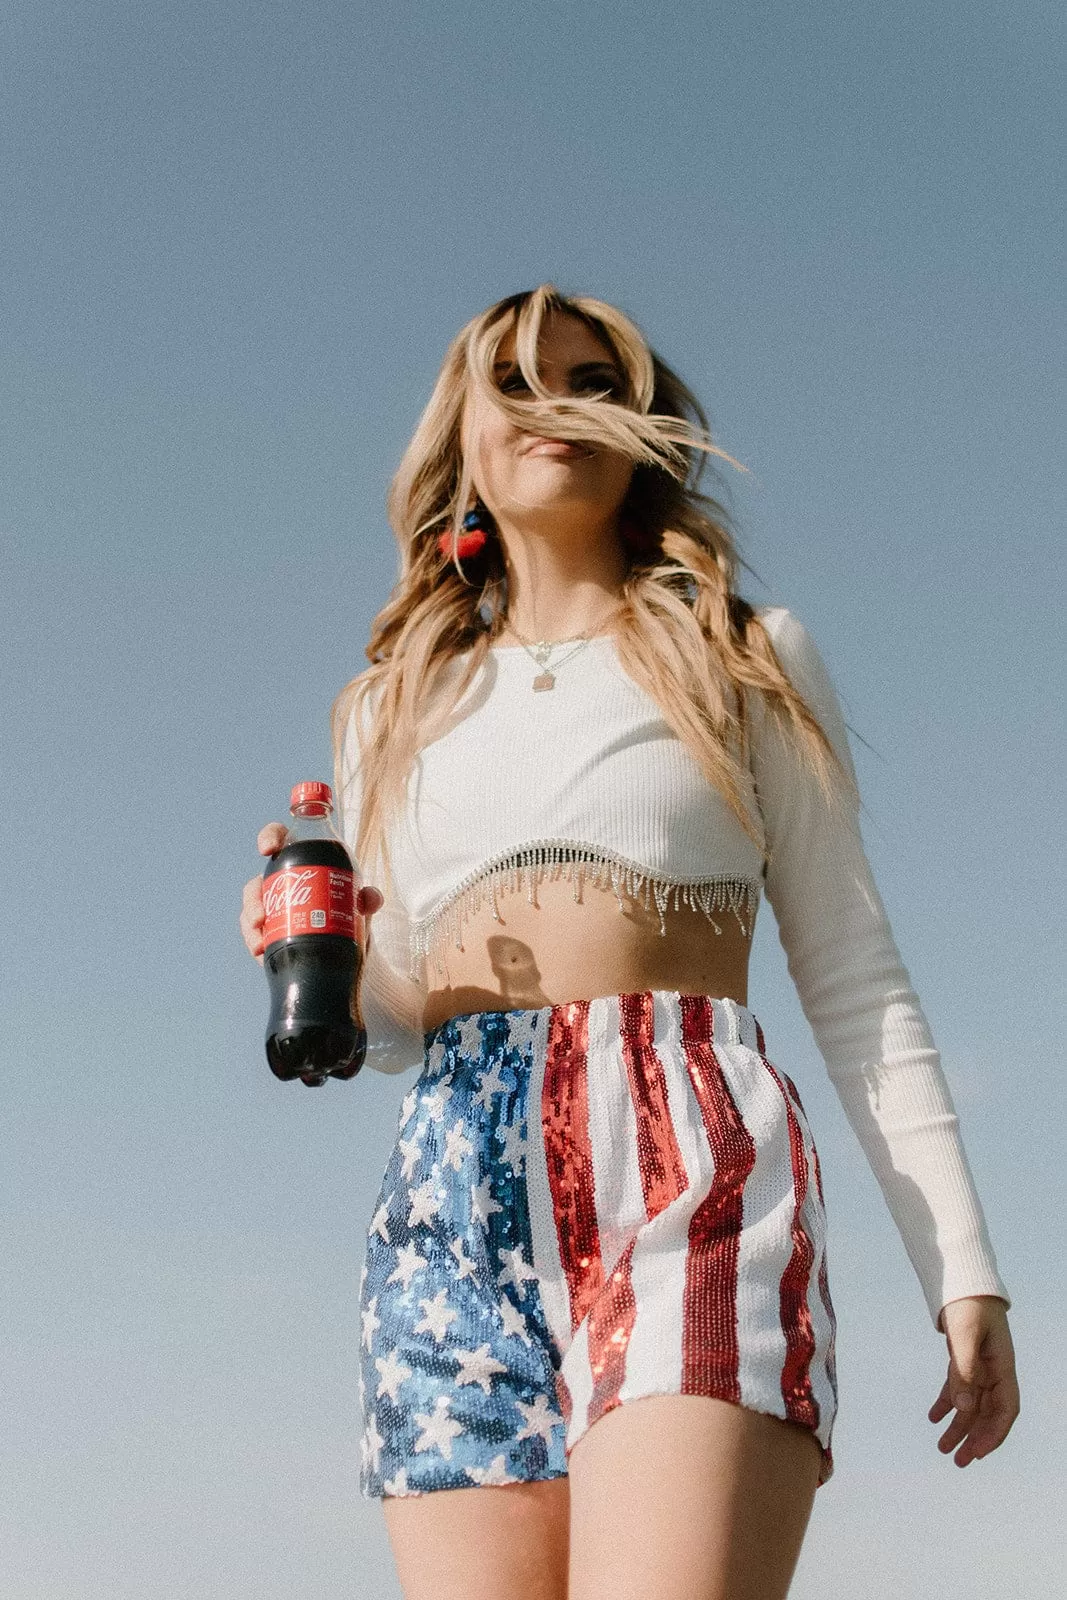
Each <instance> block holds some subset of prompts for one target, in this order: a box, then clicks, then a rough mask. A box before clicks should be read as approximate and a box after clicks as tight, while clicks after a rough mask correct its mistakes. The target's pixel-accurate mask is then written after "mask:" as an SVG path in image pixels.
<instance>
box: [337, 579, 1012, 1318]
mask: <svg viewBox="0 0 1067 1600" xmlns="http://www.w3.org/2000/svg"><path fill="white" fill-rule="evenodd" d="M759 616H760V618H761V620H762V622H763V624H764V626H765V627H766V629H767V632H768V634H769V636H770V638H771V641H772V643H773V645H774V648H775V652H776V654H777V655H778V658H779V660H780V662H781V664H782V667H783V669H784V670H785V671H786V673H788V675H789V677H790V679H791V680H792V682H793V683H794V685H795V686H796V688H797V689H798V690H799V691H800V693H801V694H802V695H803V696H804V698H805V700H806V701H807V703H808V705H809V706H810V707H811V709H812V710H813V711H814V713H815V714H816V716H817V717H818V718H819V721H820V722H821V724H822V726H823V728H824V729H825V731H826V733H827V736H828V737H829V739H830V741H831V743H832V745H833V746H834V749H835V750H836V751H837V753H838V755H839V756H840V758H841V760H842V761H843V763H844V764H845V767H846V770H847V771H848V772H849V773H850V774H851V775H852V776H853V777H854V776H855V769H854V767H853V765H852V758H851V754H850V751H849V745H848V736H847V734H846V731H845V724H844V719H843V717H842V714H841V709H840V705H839V703H838V700H837V696H836V694H835V692H834V689H833V686H832V684H831V682H830V678H829V675H828V673H827V670H826V667H825V665H824V663H823V661H822V658H821V656H820V654H819V652H818V650H817V648H816V646H815V643H814V641H813V640H812V638H811V636H810V634H809V633H808V632H807V630H806V629H805V628H804V626H803V625H802V624H801V623H800V622H799V621H798V620H797V618H796V617H794V616H793V615H792V614H791V613H790V612H789V611H787V610H786V609H784V608H783V607H780V606H779V607H768V608H763V609H761V610H760V611H759ZM535 672H536V668H535V666H534V663H533V662H532V661H531V659H530V657H529V655H528V654H527V653H526V652H525V651H524V650H523V649H521V648H520V647H515V648H507V647H504V648H501V647H497V648H495V649H493V650H491V651H490V652H489V656H488V659H487V661H486V663H485V665H484V666H483V668H482V670H481V671H480V672H479V673H478V675H477V676H476V677H475V679H474V681H473V683H472V684H471V685H470V687H469V688H468V690H467V691H466V694H465V696H464V698H463V700H462V702H461V703H460V705H459V706H458V707H457V708H456V712H455V714H454V715H453V716H452V717H451V718H450V721H449V725H448V728H447V729H446V731H445V732H444V733H443V734H442V735H441V736H440V737H439V738H437V739H435V740H434V741H433V742H432V743H431V744H429V745H428V746H426V747H425V748H424V749H423V750H422V751H421V752H420V753H419V756H418V758H417V761H416V765H415V768H414V770H413V772H412V774H411V778H410V781H409V787H408V800H407V805H406V807H405V809H404V811H403V813H402V814H401V815H400V816H399V817H398V818H397V819H396V820H395V821H394V822H393V824H392V826H391V827H390V832H389V848H390V853H391V858H392V866H393V889H394V893H393V895H392V896H391V898H390V900H389V901H387V903H386V905H385V906H384V907H383V908H382V910H381V911H380V912H378V913H377V915H376V916H375V917H374V920H373V925H372V937H371V942H370V950H369V951H368V954H367V960H366V964H365V968H364V976H363V980H362V987H361V1000H362V1006H363V1014H364V1019H365V1021H366V1024H367V1030H368V1039H369V1043H368V1053H367V1062H368V1065H369V1066H371V1067H374V1068H377V1069H378V1070H379V1071H384V1072H399V1071H403V1070H404V1069H406V1068H407V1067H410V1066H416V1065H420V1064H421V1062H422V1009H423V1005H424V1002H425V998H426V994H427V992H428V988H429V983H428V968H429V964H430V963H431V962H432V959H433V951H434V946H435V943H436V941H438V940H442V939H450V940H453V941H455V942H460V941H461V940H462V934H463V927H464V924H465V922H466V920H467V918H468V917H469V916H470V914H471V912H472V911H473V910H474V909H476V908H477V907H478V906H479V905H481V904H484V903H486V902H487V901H489V902H491V903H493V904H494V906H495V904H496V900H497V897H499V896H500V894H501V893H502V892H503V891H505V890H506V889H515V890H517V889H525V890H526V892H527V893H528V894H531V895H532V894H533V893H534V892H535V890H536V884H537V883H538V882H539V881H540V879H541V878H542V877H543V876H544V875H545V874H546V873H552V874H553V875H558V874H560V873H563V874H565V875H567V876H572V877H574V878H575V880H576V890H577V888H578V884H579V882H580V880H581V878H582V876H583V875H584V876H585V877H586V878H587V879H592V880H594V881H596V882H599V883H602V884H610V885H611V886H612V887H613V888H614V889H615V892H616V893H617V894H618V895H619V896H620V904H622V903H623V901H622V897H623V896H638V897H640V898H641V899H642V900H643V901H644V902H645V903H646V904H648V905H654V906H656V907H657V908H658V909H659V911H660V915H661V918H662V917H665V916H669V915H670V910H671V908H672V907H674V906H676V905H677V904H678V903H680V902H681V903H686V904H698V905H700V906H702V907H703V909H704V911H705V912H706V913H707V915H708V916H709V917H710V918H712V920H713V921H716V920H717V919H719V918H720V917H721V916H722V915H724V914H725V915H734V916H737V917H738V918H739V919H740V920H741V921H742V924H743V925H745V926H749V925H750V924H751V920H752V919H753V918H754V917H755V914H756V911H757V908H758V905H759V900H760V896H761V893H762V892H765V893H766V897H767V899H768V901H769V902H770V904H771V906H772V908H773V910H774V913H775V918H776V921H777V925H778V934H779V938H780V940H781V943H782V946H783V948H784V949H785V952H786V957H787V961H788V967H789V972H790V976H791V977H792V979H793V982H794V983H795V985H796V988H797V993H798V996H799V999H800V1003H801V1006H802V1007H803V1010H804V1014H805V1016H806V1017H807V1019H808V1021H809V1023H810V1024H811V1028H812V1031H813V1033H814V1035H815V1039H816V1043H817V1044H818V1046H819V1049H820V1051H821V1053H822V1056H823V1058H824V1060H825V1062H826V1066H827V1070H828V1072H829V1075H830V1078H831V1080H832V1081H833V1083H834V1086H835V1088H836V1090H837V1093H838V1096H839V1098H840V1100H841V1103H842V1105H843V1107H844V1110H845V1114H846V1116H847V1117H848V1119H849V1122H850V1123H851V1125H852V1127H853V1129H854V1131H855V1133H856V1136H857V1138H858V1139H859V1141H860V1144H861V1146H862V1147H863V1149H864V1152H865V1153H866V1156H867V1159H868V1161H869V1162H870V1165H871V1167H872V1169H873V1171H874V1173H875V1176H876V1178H877V1179H878V1182H879V1184H880V1185H881V1188H882V1191H883V1193H884V1195H885V1197H886V1201H887V1203H888V1205H889V1209H890V1211H891V1213H892V1216H893V1219H894V1221H895V1223H896V1225H897V1228H898V1230H899V1232H900V1234H901V1237H902V1239H903V1241H904V1245H905V1248H906V1249H907V1251H908V1255H909V1257H910V1259H911V1262H912V1265H913V1267H914V1269H915V1271H916V1274H917V1276H918V1278H919V1281H920V1283H921V1285H922V1288H923V1292H924V1294H925V1296H926V1300H927V1304H928V1306H929V1309H930V1314H931V1316H932V1317H933V1318H934V1320H935V1322H936V1320H937V1317H938V1314H939V1312H940V1309H941V1307H942V1306H943V1305H944V1304H945V1302H946V1301H948V1300H952V1299H957V1298H959V1297H961V1296H963V1295H970V1294H994V1295H999V1296H1001V1297H1002V1298H1003V1299H1004V1300H1006V1301H1008V1303H1009V1304H1010V1300H1009V1296H1008V1293H1007V1290H1006V1289H1005V1287H1004V1285H1003V1282H1002V1281H1001V1278H1000V1276H999V1273H998V1271H997V1264H996V1260H995V1257H994V1254H993V1249H992V1246H991V1244H990V1242H989V1238H988V1233H987V1230H986V1225H985V1220H984V1217H983V1214H982V1209H981V1205H980V1202H979V1200H978V1196H977V1194H976V1192H975V1188H974V1183H973V1179H972V1176H971V1172H970V1168H969V1165H968V1162H967V1157H966V1153H965V1151H964V1148H963V1145H962V1142H961V1139H960V1135H959V1127H958V1120H957V1117H956V1113H955V1109H954V1107H953V1103H952V1099H951V1095H950V1092H949V1089H948V1085H947V1083H946V1081H945V1077H944V1074H943V1072H942V1069H941V1064H940V1057H939V1055H938V1052H937V1050H936V1048H935V1046H934V1043H933V1040H932V1038H931V1035H930V1029H929V1026H928V1024H927V1021H926V1018H925V1016H924V1014H923V1011H922V1008H921V1006H920V1003H919V1000H918V997H917V996H916V994H915V992H914V990H913V989H912V987H911V982H910V979H909V977H908V973H907V971H906V970H905V968H904V966H903V964H902V962H901V959H900V955H899V953H898V951H897V947H896V944H895V942H894V938H893V934H892V930H891V928H890V926H889V922H888V919H887V917H886V913H885V909H884V906H883V904H882V900H881V897H880V895H879V892H878V889H877V886H876V884H875V882H874V879H873V876H872V874H871V869H870V866H869V864H868V861H867V857H866V852H865V850H864V846H863V841H862V837H861V834H860V828H859V817H858V805H856V804H847V805H844V806H841V807H838V808H837V809H836V810H835V809H833V808H831V807H830V806H829V805H828V804H827V802H826V801H825V799H824V798H823V795H822V792H821V790H820V788H819V785H818V780H817V779H816V778H815V776H814V775H813V774H812V773H811V772H810V771H809V769H808V768H807V766H806V764H805V763H804V761H803V758H802V757H801V755H800V754H799V752H797V751H796V750H795V748H794V747H793V745H792V743H791V741H790V740H789V739H788V737H787V736H786V735H785V734H784V733H783V732H782V731H781V730H780V728H779V726H778V724H777V723H776V721H775V719H774V718H773V717H771V716H770V715H769V714H768V713H767V712H766V709H765V707H764V706H763V704H762V700H761V697H760V696H759V695H752V696H751V697H750V712H749V714H750V741H751V751H750V763H751V770H750V773H749V787H748V790H747V792H746V794H745V796H744V798H745V801H746V805H747V807H748V809H749V810H750V813H751V814H752V816H753V818H754V819H755V820H756V822H757V827H758V828H759V830H760V831H761V833H762V836H763V839H764V847H763V849H762V850H760V849H759V848H758V847H757V846H756V844H755V843H754V842H753V840H752V839H751V838H750V837H749V836H748V834H747V833H746V832H745V830H744V829H743V828H742V827H741V825H740V823H739V821H738V820H737V818H736V817H735V815H734V813H733V811H732V810H731V808H730V806H729V804H728V803H727V802H726V801H725V800H724V799H723V798H722V796H721V795H720V794H719V793H718V791H717V790H715V789H713V788H712V786H711V785H710V784H709V783H708V781H707V780H706V778H705V777H704V776H703V774H702V773H701V771H700V769H699V767H698V766H697V765H696V762H695V761H694V760H693V758H692V757H691V756H690V754H689V752H688V750H687V749H686V748H685V746H684V745H683V744H682V742H681V741H680V740H679V739H678V737H677V736H676V735H675V734H674V732H673V730H672V729H671V728H670V726H669V724H668V723H667V722H666V720H665V719H664V717H663V714H662V712H661V710H660V708H659V706H658V705H657V704H656V702H655V701H654V700H652V699H650V697H649V696H648V695H647V694H646V693H645V692H644V690H643V689H641V688H639V687H638V685H637V684H635V683H634V682H633V680H632V679H631V678H630V677H629V676H628V675H627V674H626V673H625V672H624V670H623V668H622V665H621V663H620V661H619V659H618V656H617V653H616V650H615V646H614V641H613V640H612V638H611V637H610V636H609V635H603V636H600V637H597V638H594V639H593V640H591V641H590V642H589V644H587V645H586V646H585V647H584V648H583V649H582V650H581V651H580V652H578V653H577V654H575V655H574V657H573V659H571V660H569V661H568V662H567V664H566V666H562V667H561V670H560V671H559V674H558V677H557V679H556V685H555V688H554V689H553V690H552V691H551V693H547V694H534V693H532V692H531V689H532V679H533V676H534V674H535ZM335 778H336V787H337V793H338V796H339V804H340V810H341V826H342V830H343V832H344V835H345V838H346V839H347V841H348V844H349V847H350V848H354V844H355V837H356V829H357V825H358V820H359V793H360V773H359V743H358V737H357V733H356V728H355V722H354V717H353V720H352V721H350V723H349V727H348V729H347V732H346V738H345V741H344V748H343V751H342V756H341V761H340V762H339V765H338V770H337V772H336V774H335ZM361 866H362V868H363V871H364V877H365V879H366V881H368V882H370V883H378V882H379V881H380V879H379V877H378V876H377V875H376V871H375V867H374V865H373V864H370V863H366V862H363V863H361Z"/></svg>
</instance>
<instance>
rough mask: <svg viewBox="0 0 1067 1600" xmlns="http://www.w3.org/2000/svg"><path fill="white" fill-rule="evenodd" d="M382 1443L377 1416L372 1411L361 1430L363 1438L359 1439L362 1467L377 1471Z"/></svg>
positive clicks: (383, 1441)
mask: <svg viewBox="0 0 1067 1600" xmlns="http://www.w3.org/2000/svg"><path fill="white" fill-rule="evenodd" d="M384 1443H385V1440H384V1439H383V1438H382V1436H381V1434H380V1433H379V1432H378V1422H377V1418H376V1417H375V1415H374V1412H373V1411H372V1412H371V1414H370V1416H369V1417H368V1418H367V1423H366V1426H365V1428H364V1430H363V1438H362V1439H361V1440H360V1448H361V1451H362V1454H363V1465H364V1467H368V1466H369V1467H370V1469H371V1471H372V1472H377V1470H378V1463H379V1461H380V1460H381V1454H382V1445H383V1444H384Z"/></svg>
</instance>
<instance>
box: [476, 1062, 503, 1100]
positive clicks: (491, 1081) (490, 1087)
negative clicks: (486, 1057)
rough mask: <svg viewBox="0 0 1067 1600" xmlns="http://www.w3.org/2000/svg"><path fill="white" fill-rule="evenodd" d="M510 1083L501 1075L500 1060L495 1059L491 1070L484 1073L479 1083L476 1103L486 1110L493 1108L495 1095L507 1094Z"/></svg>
mask: <svg viewBox="0 0 1067 1600" xmlns="http://www.w3.org/2000/svg"><path fill="white" fill-rule="evenodd" d="M507 1089H508V1085H507V1084H506V1083H505V1082H504V1079H503V1078H502V1077H501V1075H500V1062H499V1061H494V1062H493V1065H492V1069H491V1070H490V1071H489V1072H483V1073H482V1081H481V1083H480V1084H479V1085H478V1093H477V1094H476V1095H475V1096H474V1104H475V1105H476V1106H481V1107H483V1109H484V1110H486V1111H492V1109H493V1096H494V1095H496V1094H506V1093H507Z"/></svg>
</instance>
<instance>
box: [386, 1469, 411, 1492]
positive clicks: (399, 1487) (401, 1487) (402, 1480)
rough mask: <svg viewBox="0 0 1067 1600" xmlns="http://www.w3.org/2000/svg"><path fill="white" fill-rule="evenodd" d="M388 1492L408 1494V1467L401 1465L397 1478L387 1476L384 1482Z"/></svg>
mask: <svg viewBox="0 0 1067 1600" xmlns="http://www.w3.org/2000/svg"><path fill="white" fill-rule="evenodd" d="M382 1488H383V1489H384V1490H385V1492H386V1494H407V1492H408V1469H407V1467H401V1468H400V1470H399V1472H398V1473H397V1475H396V1477H395V1478H386V1479H385V1481H384V1483H383V1484H382Z"/></svg>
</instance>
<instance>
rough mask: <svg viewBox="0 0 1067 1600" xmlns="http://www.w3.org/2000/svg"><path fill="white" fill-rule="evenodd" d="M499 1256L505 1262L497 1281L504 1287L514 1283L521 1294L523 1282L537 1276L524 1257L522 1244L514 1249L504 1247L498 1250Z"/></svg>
mask: <svg viewBox="0 0 1067 1600" xmlns="http://www.w3.org/2000/svg"><path fill="white" fill-rule="evenodd" d="M497 1256H498V1257H499V1258H500V1260H501V1261H503V1262H504V1263H505V1265H504V1268H503V1271H501V1272H498V1273H497V1275H496V1281H497V1283H498V1284H499V1285H500V1287H501V1288H502V1289H503V1288H504V1287H505V1285H507V1284H509V1283H513V1284H514V1285H515V1287H516V1289H517V1290H518V1291H519V1293H520V1294H522V1293H523V1287H522V1286H523V1284H524V1283H528V1282H529V1280H530V1279H531V1278H536V1277H537V1273H536V1272H535V1271H534V1270H533V1268H532V1267H531V1266H530V1264H529V1262H528V1261H525V1260H524V1259H523V1254H522V1245H521V1244H520V1245H516V1246H515V1249H514V1250H507V1249H502V1250H498V1251H497Z"/></svg>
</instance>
